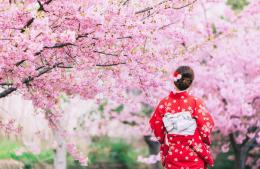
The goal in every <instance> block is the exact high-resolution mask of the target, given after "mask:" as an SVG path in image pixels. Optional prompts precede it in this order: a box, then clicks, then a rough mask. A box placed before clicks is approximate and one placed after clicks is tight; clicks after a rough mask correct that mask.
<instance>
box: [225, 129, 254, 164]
mask: <svg viewBox="0 0 260 169" xmlns="http://www.w3.org/2000/svg"><path fill="white" fill-rule="evenodd" d="M229 139H230V142H231V145H232V148H233V149H234V154H235V169H245V168H246V158H247V154H248V149H249V147H248V146H246V145H239V144H237V143H236V141H235V138H234V135H233V134H232V133H231V134H229Z"/></svg>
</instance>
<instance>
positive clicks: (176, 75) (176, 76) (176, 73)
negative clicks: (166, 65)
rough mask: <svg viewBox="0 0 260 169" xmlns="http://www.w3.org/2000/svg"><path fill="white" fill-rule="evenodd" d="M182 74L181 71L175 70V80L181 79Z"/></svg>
mask: <svg viewBox="0 0 260 169" xmlns="http://www.w3.org/2000/svg"><path fill="white" fill-rule="evenodd" d="M181 77H182V76H181V74H180V73H179V72H177V71H175V72H173V81H175V82H176V81H177V80H179V79H181Z"/></svg>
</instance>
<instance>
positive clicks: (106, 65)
mask: <svg viewBox="0 0 260 169" xmlns="http://www.w3.org/2000/svg"><path fill="white" fill-rule="evenodd" d="M122 64H126V63H125V62H120V63H113V64H104V65H102V64H96V66H100V67H108V66H117V65H122Z"/></svg>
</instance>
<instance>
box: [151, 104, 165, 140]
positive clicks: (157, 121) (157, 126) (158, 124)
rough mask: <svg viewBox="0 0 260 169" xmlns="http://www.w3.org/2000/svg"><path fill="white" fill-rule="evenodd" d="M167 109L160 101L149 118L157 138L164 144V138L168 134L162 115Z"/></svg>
mask: <svg viewBox="0 0 260 169" xmlns="http://www.w3.org/2000/svg"><path fill="white" fill-rule="evenodd" d="M164 111H165V107H164V105H163V103H162V101H160V103H159V104H158V105H157V107H156V109H155V111H154V113H153V115H152V117H151V118H150V120H149V124H150V127H151V129H152V131H153V133H154V135H155V137H156V138H157V140H158V141H159V142H160V143H161V144H163V143H164V138H165V134H166V130H165V127H164V125H163V121H162V117H163V114H164Z"/></svg>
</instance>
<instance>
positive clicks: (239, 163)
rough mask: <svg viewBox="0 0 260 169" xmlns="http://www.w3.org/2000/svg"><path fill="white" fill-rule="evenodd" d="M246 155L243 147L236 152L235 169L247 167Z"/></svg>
mask: <svg viewBox="0 0 260 169" xmlns="http://www.w3.org/2000/svg"><path fill="white" fill-rule="evenodd" d="M246 157H247V152H246V151H244V148H243V147H242V148H240V149H238V150H237V152H236V154H235V169H245V168H246Z"/></svg>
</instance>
